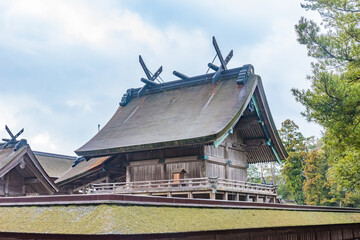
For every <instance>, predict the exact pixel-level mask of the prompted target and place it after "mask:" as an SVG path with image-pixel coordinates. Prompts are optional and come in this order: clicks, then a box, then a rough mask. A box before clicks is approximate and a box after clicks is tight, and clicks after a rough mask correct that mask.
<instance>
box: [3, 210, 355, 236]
mask: <svg viewBox="0 0 360 240" xmlns="http://www.w3.org/2000/svg"><path fill="white" fill-rule="evenodd" d="M345 223H347V224H348V223H360V213H342V212H308V211H285V210H251V209H220V208H188V207H155V206H130V205H115V204H101V205H76V206H75V205H74V206H71V205H70V206H38V207H36V206H23V207H13V206H12V207H0V229H1V230H0V231H2V232H26V233H58V234H60V233H61V234H141V233H170V232H188V231H209V230H226V229H245V228H265V227H282V226H306V225H323V224H326V225H327V224H345Z"/></svg>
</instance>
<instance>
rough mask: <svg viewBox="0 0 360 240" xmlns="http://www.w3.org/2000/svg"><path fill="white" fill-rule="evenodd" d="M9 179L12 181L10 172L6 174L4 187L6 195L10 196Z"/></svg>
mask: <svg viewBox="0 0 360 240" xmlns="http://www.w3.org/2000/svg"><path fill="white" fill-rule="evenodd" d="M9 181H10V173H9V172H8V173H7V174H6V176H5V189H4V193H5V196H9V184H10V183H9Z"/></svg>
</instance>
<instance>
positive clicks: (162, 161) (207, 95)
mask: <svg viewBox="0 0 360 240" xmlns="http://www.w3.org/2000/svg"><path fill="white" fill-rule="evenodd" d="M244 71H245V72H247V73H248V76H247V77H246V78H245V79H243V81H240V82H239V79H240V78H241V76H243V73H244ZM211 76H212V75H211V74H208V75H202V76H196V77H193V78H192V79H186V80H177V81H174V82H167V83H162V84H158V85H156V86H153V87H149V88H148V89H147V90H146V92H145V93H143V95H142V96H141V97H137V92H138V91H140V90H141V89H131V90H129V91H128V93H129V94H130V95H129V96H130V100H129V101H128V103H127V104H126V106H120V107H119V109H118V110H117V111H116V113H115V114H114V116H113V117H112V118H111V120H110V121H109V122H108V123H107V124H106V126H105V127H104V128H103V129H101V130H100V132H99V133H98V134H96V136H94V137H93V138H92V139H91V140H90V141H89V142H88V143H86V144H85V145H84V146H82V147H81V148H80V149H78V150H76V153H77V154H79V155H82V156H84V157H83V158H82V159H79V161H78V163H77V164H75V166H74V167H72V168H71V169H69V170H68V171H67V172H66V173H65V174H64V175H62V176H61V177H60V178H59V179H58V180H57V181H56V182H57V183H58V184H59V186H61V187H62V188H63V189H66V190H67V191H68V192H69V193H79V192H88V191H90V192H94V191H101V192H107V193H109V192H118V193H127V194H149V195H158V196H178V197H190V198H193V197H194V198H211V199H230V200H235V199H237V200H241V201H265V202H275V201H278V200H277V199H276V188H275V187H274V186H269V185H261V186H260V185H255V184H253V185H251V184H250V183H247V166H248V164H251V163H259V162H271V161H276V162H280V161H281V160H282V159H285V157H286V152H285V150H284V147H283V145H282V143H281V141H280V139H279V136H278V133H277V131H276V127H275V125H274V122H273V119H272V117H271V113H270V110H269V107H268V104H267V101H266V97H265V93H264V90H263V87H262V84H261V79H260V77H259V76H257V75H255V74H254V73H253V68H252V66H244V67H241V68H236V69H231V70H226V71H224V73H223V74H222V76H221V77H220V78H219V80H218V81H217V82H216V83H215V84H212V82H211ZM81 160H82V161H81ZM179 169H180V170H181V171H182V172H181V173H175V171H178V170H179ZM124 183H126V184H124ZM89 184H94V185H91V186H90V189H89ZM99 184H100V185H99ZM101 184H103V185H101Z"/></svg>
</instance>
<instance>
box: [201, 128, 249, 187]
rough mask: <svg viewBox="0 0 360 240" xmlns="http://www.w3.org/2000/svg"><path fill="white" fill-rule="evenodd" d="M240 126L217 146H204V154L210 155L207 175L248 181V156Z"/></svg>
mask: <svg viewBox="0 0 360 240" xmlns="http://www.w3.org/2000/svg"><path fill="white" fill-rule="evenodd" d="M238 128H239V124H237V125H236V126H235V128H234V131H233V134H229V135H228V136H227V137H226V138H225V139H224V141H223V142H222V143H221V144H220V145H219V146H218V147H217V148H215V147H214V146H213V145H207V146H204V154H205V155H207V156H208V161H207V162H206V176H207V177H219V178H225V179H231V180H238V181H247V169H246V164H247V156H246V153H245V151H244V147H243V139H242V136H241V135H240V131H238Z"/></svg>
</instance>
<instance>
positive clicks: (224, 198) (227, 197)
mask: <svg viewBox="0 0 360 240" xmlns="http://www.w3.org/2000/svg"><path fill="white" fill-rule="evenodd" d="M228 199H229V193H228V192H224V195H223V200H228Z"/></svg>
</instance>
